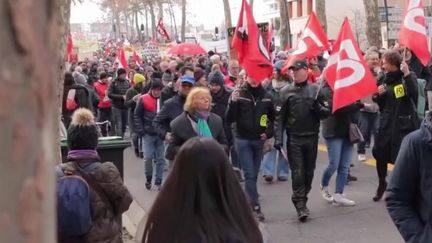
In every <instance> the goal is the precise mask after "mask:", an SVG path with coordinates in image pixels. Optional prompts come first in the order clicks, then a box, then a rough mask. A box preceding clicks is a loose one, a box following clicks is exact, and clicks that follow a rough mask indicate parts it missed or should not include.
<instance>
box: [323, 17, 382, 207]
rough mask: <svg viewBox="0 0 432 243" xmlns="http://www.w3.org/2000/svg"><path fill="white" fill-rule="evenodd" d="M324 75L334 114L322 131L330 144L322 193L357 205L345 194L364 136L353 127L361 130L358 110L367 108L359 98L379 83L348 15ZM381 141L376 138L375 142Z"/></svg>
mask: <svg viewBox="0 0 432 243" xmlns="http://www.w3.org/2000/svg"><path fill="white" fill-rule="evenodd" d="M324 77H325V80H326V81H327V83H326V85H325V86H324V92H323V93H324V94H325V96H326V97H327V100H328V101H329V104H331V107H332V113H333V114H332V115H331V116H330V117H329V118H327V119H326V120H325V121H324V122H323V129H322V130H323V131H322V134H323V137H324V139H325V141H326V144H327V148H328V157H329V164H328V166H327V168H326V169H325V170H324V172H323V175H322V179H321V188H320V189H321V194H322V196H323V198H324V199H325V200H326V201H328V202H330V203H334V204H336V205H341V206H354V205H355V202H354V201H353V200H350V199H348V198H347V197H346V196H345V194H344V187H345V184H346V182H347V178H348V171H349V167H350V165H351V158H352V151H353V143H355V142H358V141H355V140H361V139H354V138H355V136H352V135H353V133H352V132H351V130H352V129H354V131H359V129H358V127H357V123H358V121H357V119H356V118H357V114H356V113H357V112H358V111H359V110H360V109H361V108H364V104H363V103H361V102H359V100H361V99H363V98H365V97H367V96H369V95H371V94H374V93H375V92H377V85H376V82H375V79H374V77H373V75H372V73H371V71H370V69H369V67H368V65H367V63H366V61H365V60H364V58H363V55H362V54H361V51H360V48H359V47H358V45H357V42H356V40H355V38H354V34H353V32H352V29H351V26H350V23H349V21H348V18H345V20H344V22H343V24H342V27H341V30H340V32H339V35H338V38H337V40H336V42H335V43H334V45H333V49H332V55H331V56H330V58H329V60H328V64H327V67H326V69H325V71H324ZM360 135H361V134H360ZM360 135H359V136H360ZM357 138H358V137H357ZM378 143H379V142H378V141H376V143H375V144H378ZM336 171H337V176H336V188H335V194H334V196H332V195H331V194H330V192H329V191H328V185H329V181H330V179H331V177H332V176H333V174H334V173H335V172H336Z"/></svg>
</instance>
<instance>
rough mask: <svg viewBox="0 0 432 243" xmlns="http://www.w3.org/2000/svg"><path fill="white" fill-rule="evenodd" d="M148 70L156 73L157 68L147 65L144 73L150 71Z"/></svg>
mask: <svg viewBox="0 0 432 243" xmlns="http://www.w3.org/2000/svg"><path fill="white" fill-rule="evenodd" d="M148 72H152V73H154V72H155V70H154V68H153V67H152V66H147V67H145V69H144V73H148Z"/></svg>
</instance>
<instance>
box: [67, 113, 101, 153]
mask: <svg viewBox="0 0 432 243" xmlns="http://www.w3.org/2000/svg"><path fill="white" fill-rule="evenodd" d="M98 138H99V133H98V129H97V127H96V123H95V121H94V116H93V113H92V112H91V111H90V110H88V109H86V108H78V109H77V110H75V112H74V113H73V115H72V122H71V124H70V126H69V129H68V132H67V145H68V147H69V149H70V150H77V149H79V150H82V149H90V150H93V149H96V147H97V146H98Z"/></svg>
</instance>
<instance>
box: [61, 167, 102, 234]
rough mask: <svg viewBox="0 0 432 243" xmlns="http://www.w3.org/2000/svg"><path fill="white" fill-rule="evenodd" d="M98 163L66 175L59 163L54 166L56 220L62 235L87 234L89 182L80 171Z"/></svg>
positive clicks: (88, 224)
mask: <svg viewBox="0 0 432 243" xmlns="http://www.w3.org/2000/svg"><path fill="white" fill-rule="evenodd" d="M99 165H100V163H91V164H89V165H88V166H86V167H84V168H82V169H81V170H82V171H84V172H77V173H76V174H73V175H67V174H65V173H64V172H63V169H62V168H61V166H60V165H57V166H56V173H57V177H58V181H57V222H58V232H59V234H60V235H62V236H66V237H77V236H83V235H85V234H87V233H88V232H89V231H90V229H91V227H92V212H91V201H90V186H89V183H88V182H87V181H86V180H85V179H84V178H83V177H82V176H81V175H80V173H89V172H91V171H93V170H95V169H96V168H97V167H98V166H99Z"/></svg>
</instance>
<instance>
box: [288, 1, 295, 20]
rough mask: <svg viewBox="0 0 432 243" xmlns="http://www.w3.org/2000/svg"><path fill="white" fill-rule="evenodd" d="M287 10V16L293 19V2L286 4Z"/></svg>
mask: <svg viewBox="0 0 432 243" xmlns="http://www.w3.org/2000/svg"><path fill="white" fill-rule="evenodd" d="M287 9H288V16H289V17H290V18H292V17H294V16H293V2H288V6H287Z"/></svg>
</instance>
